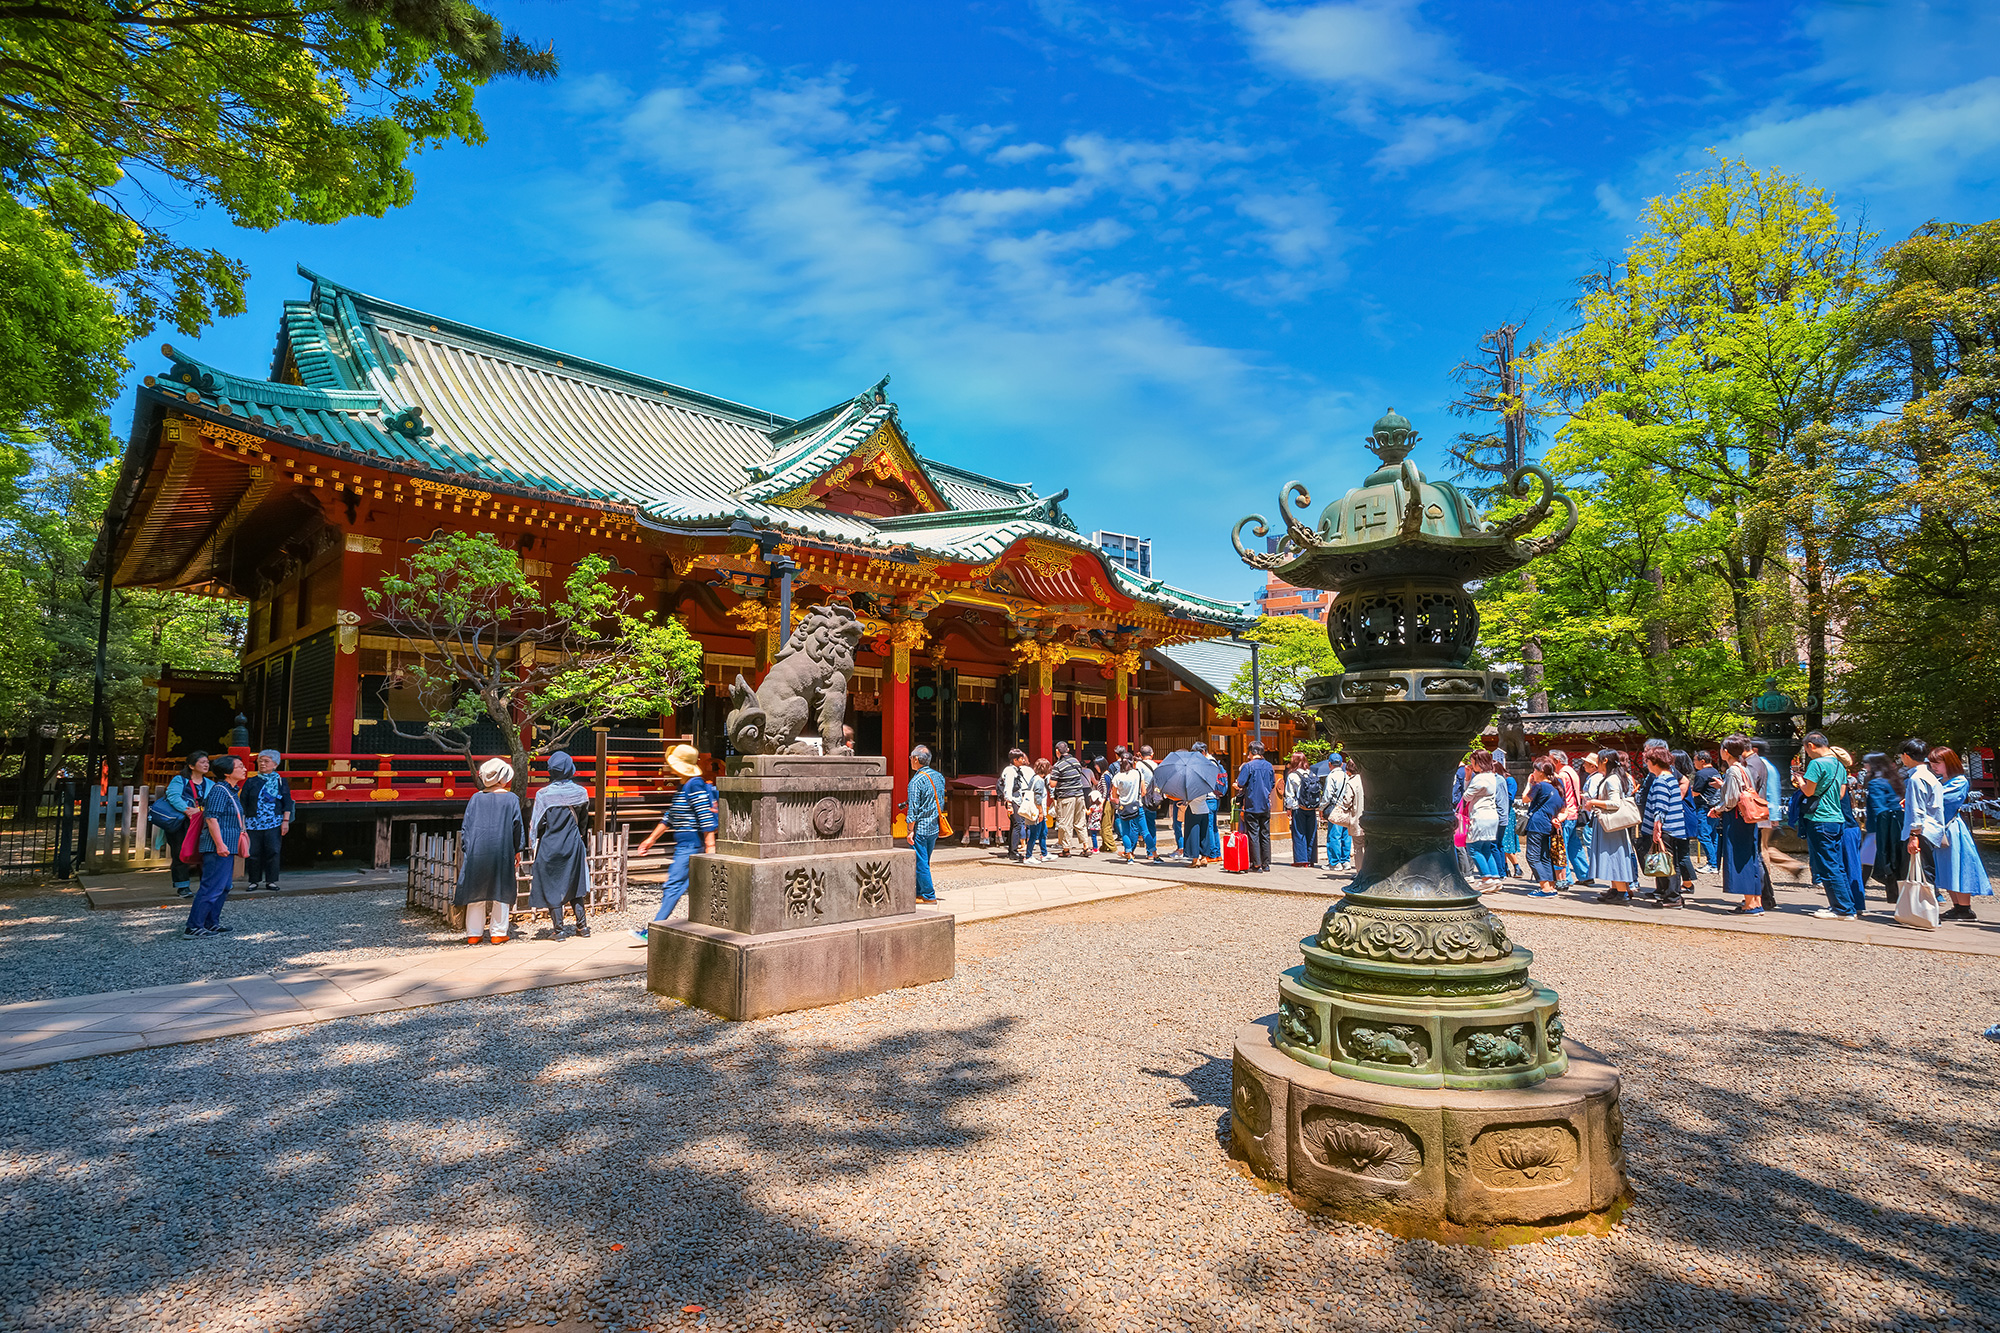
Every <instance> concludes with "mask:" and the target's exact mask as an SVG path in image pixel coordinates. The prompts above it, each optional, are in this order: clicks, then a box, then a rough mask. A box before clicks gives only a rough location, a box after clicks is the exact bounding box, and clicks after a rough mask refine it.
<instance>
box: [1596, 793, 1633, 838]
mask: <svg viewBox="0 0 2000 1333" xmlns="http://www.w3.org/2000/svg"><path fill="white" fill-rule="evenodd" d="M1604 789H1605V790H1606V791H1607V792H1608V791H1610V790H1611V784H1610V783H1608V782H1607V783H1606V784H1605V787H1604ZM1598 799H1599V800H1604V799H1606V798H1604V797H1599V798H1598ZM1609 799H1610V801H1611V803H1612V804H1611V808H1610V809H1609V810H1600V811H1598V813H1597V827H1599V828H1601V829H1603V830H1604V831H1605V832H1606V833H1616V832H1618V831H1619V830H1621V829H1628V828H1633V827H1635V826H1637V824H1638V823H1639V807H1638V806H1636V805H1634V804H1633V803H1632V798H1631V797H1630V796H1628V795H1626V794H1625V787H1624V784H1623V783H1622V782H1621V783H1620V784H1619V787H1618V794H1617V795H1616V796H1612V797H1610V798H1609Z"/></svg>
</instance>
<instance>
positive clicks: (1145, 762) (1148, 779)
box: [1133, 745, 1160, 864]
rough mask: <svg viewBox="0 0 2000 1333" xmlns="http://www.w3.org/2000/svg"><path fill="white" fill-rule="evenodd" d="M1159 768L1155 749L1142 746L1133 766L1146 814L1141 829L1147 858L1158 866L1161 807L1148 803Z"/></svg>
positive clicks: (1142, 817) (1155, 803) (1143, 816)
mask: <svg viewBox="0 0 2000 1333" xmlns="http://www.w3.org/2000/svg"><path fill="white" fill-rule="evenodd" d="M1159 767H1160V766H1159V765H1158V764H1156V763H1154V762H1153V747H1152V746H1150V745H1142V746H1140V747H1139V759H1138V762H1137V763H1135V764H1134V765H1133V768H1134V769H1135V770H1136V771H1137V772H1138V774H1139V800H1140V804H1141V805H1142V806H1144V813H1143V814H1142V815H1141V816H1140V821H1141V823H1140V828H1141V831H1142V832H1144V833H1145V835H1146V857H1147V859H1148V860H1151V861H1153V862H1154V863H1156V864H1157V863H1158V862H1159V860H1160V829H1159V823H1160V807H1159V804H1158V803H1157V802H1154V803H1153V804H1150V805H1148V804H1146V802H1147V801H1149V800H1151V798H1152V794H1153V774H1154V772H1155V771H1156V770H1158V768H1159Z"/></svg>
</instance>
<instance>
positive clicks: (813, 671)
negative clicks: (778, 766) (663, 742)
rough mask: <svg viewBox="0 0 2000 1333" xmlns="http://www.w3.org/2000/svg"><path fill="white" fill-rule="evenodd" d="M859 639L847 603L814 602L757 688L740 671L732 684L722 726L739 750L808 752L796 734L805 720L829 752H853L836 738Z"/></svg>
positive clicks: (777, 752) (740, 751) (844, 709)
mask: <svg viewBox="0 0 2000 1333" xmlns="http://www.w3.org/2000/svg"><path fill="white" fill-rule="evenodd" d="M860 643H861V622H860V621H858V620H856V619H855V618H854V612H853V611H852V610H850V609H848V608H847V607H845V606H816V607H814V608H813V609H812V610H811V611H808V612H807V613H806V618H805V620H804V621H803V622H801V623H800V624H799V625H798V627H797V628H795V629H794V630H793V631H792V637H791V639H790V640H788V641H787V642H786V644H785V647H784V651H782V652H780V653H779V654H778V660H777V662H776V664H774V665H773V666H772V667H771V673H770V674H769V675H767V676H765V677H764V683H763V684H762V685H760V686H758V687H757V688H756V689H754V690H753V689H751V688H750V682H749V681H747V680H745V679H743V677H742V676H741V675H740V674H739V675H738V676H737V677H736V683H735V684H734V685H732V686H731V687H730V690H729V701H730V703H731V704H732V705H734V706H733V707H732V708H731V709H730V713H729V719H728V721H727V722H726V723H725V724H724V729H725V730H726V731H727V732H728V735H729V744H730V746H731V747H732V748H734V749H735V751H736V753H738V754H811V753H813V749H812V747H811V746H808V745H805V744H802V743H801V742H800V740H799V737H800V735H801V734H802V733H803V732H804V731H805V728H806V723H807V721H808V720H813V721H817V722H818V724H819V734H820V738H821V742H822V745H823V747H824V751H825V753H827V754H852V753H853V750H852V749H851V748H850V747H848V746H845V745H842V744H841V743H840V728H841V723H842V722H843V720H845V718H846V717H847V678H848V676H850V675H851V674H852V673H853V671H854V650H855V648H857V647H858V646H860Z"/></svg>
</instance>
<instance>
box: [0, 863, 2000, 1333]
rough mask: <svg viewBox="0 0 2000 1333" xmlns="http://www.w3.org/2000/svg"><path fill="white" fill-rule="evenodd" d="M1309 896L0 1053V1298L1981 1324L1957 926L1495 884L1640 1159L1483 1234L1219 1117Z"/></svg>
mask: <svg viewBox="0 0 2000 1333" xmlns="http://www.w3.org/2000/svg"><path fill="white" fill-rule="evenodd" d="M1318 912H1319V907H1318V905H1317V904H1314V903H1312V902H1310V901H1306V900H1298V899H1292V898H1281V897H1276V896H1262V895H1249V894H1236V893H1229V894H1223V893H1213V892H1203V891H1199V890H1172V891H1163V892H1160V893H1156V894H1150V895H1147V896H1144V897H1140V898H1131V899H1123V900H1116V901H1113V902H1107V903H1101V904H1093V905H1089V906H1083V907H1077V908H1070V909H1065V910H1063V911H1058V912H1048V913H1040V914H1036V915H1033V916H1027V917H1013V918H1007V919H1003V920H999V921H992V922H986V923H981V924H976V925H972V926H968V927H966V928H964V929H963V930H962V931H961V932H960V936H959V946H960V947H959V970H958V975H957V977H956V978H955V979H954V980H952V981H950V982H946V983H942V984H939V985H936V986H931V987H925V988H922V989H919V990H909V991H901V992H895V993H892V994H888V995H882V996H877V997H875V998H873V999H870V1000H865V1001H860V1002H857V1003H854V1004H849V1005H844V1006H840V1007H838V1008H834V1009H828V1010H820V1011H817V1012H812V1013H806V1014H796V1015H787V1016H782V1017H779V1018H774V1019H766V1020H762V1021H758V1022H752V1023H742V1024H728V1023H723V1022H719V1021H716V1020H713V1019H710V1018H709V1017H707V1016H706V1015H703V1014H701V1013H700V1012H698V1011H691V1010H688V1009H685V1008H681V1007H679V1006H675V1005H671V1004H670V1005H667V1006H665V1007H662V1006H660V1005H659V1004H657V1003H655V1002H654V1001H653V1000H652V999H651V998H650V997H648V996H646V995H645V994H644V993H643V991H642V990H641V989H640V987H639V983H638V981H637V980H636V979H632V980H625V979H620V980H616V981H607V982H599V983H594V984H589V985H580V986H568V987H559V988H554V989H548V990H538V991H531V992H526V993H523V994H518V995H509V996H504V997H498V998H494V999H490V1000H477V1001H468V1002H464V1003H460V1004H453V1005H446V1006H438V1007H433V1008H428V1009H421V1010H410V1011H398V1012H393V1013H386V1014H381V1015H374V1016H370V1017H366V1018H356V1019H348V1020H341V1021H337V1022H332V1023H323V1024H316V1025H313V1026H310V1027H301V1028H290V1029H283V1030H279V1031H273V1032H268V1033H262V1034H257V1035H254V1036H248V1037H241V1038H232V1039H227V1040H223V1041H216V1042H210V1043H206V1044H203V1045H196V1046H182V1047H171V1048H166V1049H162V1050H157V1051H147V1052H139V1053H134V1054H131V1055H120V1056H110V1057H104V1058H100V1059H93V1060H84V1061H77V1062H73V1063H68V1064H63V1065H57V1066H52V1067H49V1068H44V1069H37V1070H30V1071H24V1072H21V1073H16V1074H10V1075H4V1076H0V1215H4V1216H5V1217H6V1219H7V1221H6V1225H5V1227H4V1228H0V1327H5V1328H7V1329H10V1330H11V1329H36V1328H48V1329H64V1330H69V1329H76V1330H85V1329H88V1330H104V1329H131V1330H140V1329H144V1330H153V1329H159V1330H187V1329H195V1328H246V1329H248V1328H270V1329H282V1330H295V1329H296V1330H303V1329H342V1330H345V1329H361V1328H368V1329H396V1330H401V1329H468V1330H488V1329H490V1330H503V1329H513V1328H519V1327H521V1326H523V1325H526V1324H529V1323H534V1324H537V1325H548V1324H554V1323H556V1322H558V1321H562V1322H563V1323H564V1324H565V1326H567V1327H576V1326H578V1325H577V1324H576V1323H574V1322H573V1321H577V1320H580V1319H586V1318H587V1319H589V1320H590V1321H592V1323H593V1324H594V1325H595V1326H596V1327H598V1328H600V1329H636V1328H681V1327H695V1326H706V1327H711V1328H730V1329H755V1330H776V1329H785V1330H793V1329H822V1328H824V1329H833V1328H841V1329H857V1330H858V1329H881V1330H887V1329H902V1328H922V1329H982V1330H984V1329H1007V1330H1014V1329H1035V1330H1064V1331H1065V1333H1067V1331H1069V1330H1075V1331H1077V1333H1082V1331H1084V1330H1093V1331H1094V1330H1101V1329H1141V1328H1145V1329H1152V1328H1159V1329H1202V1330H1235V1329H1246V1328H1256V1329H1284V1328H1296V1329H1301V1330H1303V1329H1312V1330H1322V1329H1358V1328H1369V1329H1377V1328H1379V1329H1385V1330H1387V1329H1394V1330H1406V1329H1415V1328H1421V1329H1429V1330H1443V1329H1508V1330H1515V1329H1519V1330H1550V1331H1551V1333H1553V1331H1555V1330H1574V1329H1634V1328H1659V1329H1706V1328H1741V1329H1745V1330H1750V1329H1755V1330H1765V1329H1801V1330H1811V1329H1825V1328H1831V1329H1917V1328H1932V1327H1951V1328H1958V1329H1973V1328H1982V1329H1992V1328H2000V1287H1997V1286H1996V1283H1995V1278H1996V1276H2000V1263H1996V1258H1995V1254H1994V1249H1993V1236H1994V1234H1995V1232H1996V1229H2000V1162H1996V1151H1995V1149H1996V1142H1995V1131H1994V1127H1993V1118H1994V1110H1993V1108H1994V1098H1993V1085H1994V1074H1995V1071H1996V1066H2000V1045H1995V1044H1993V1043H1990V1042H1986V1041H1982V1040H1981V1039H1980V1038H1979V1037H1978V1036H1977V1035H1976V1031H1977V1028H1978V1027H1980V1026H1983V1025H1984V1024H1985V1023H1987V1022H1990V1021H1992V1020H1993V1019H1994V1018H1996V1017H2000V962H1996V960H1993V959H1988V958H1978V957H1964V956H1958V955H1947V954H1935V953H1913V952H1909V951H1905V950H1900V949H1897V950H1891V949H1869V948H1865V947H1859V946H1847V945H1834V944H1825V943H1819V942H1814V941H1803V940H1790V939H1767V938H1759V937H1744V936H1734V935H1726V934H1721V933H1711V932H1694V931H1682V930H1671V931H1670V930H1666V929H1660V928H1646V927H1634V926H1632V925H1629V924H1616V925H1608V924H1603V923H1598V922H1592V921H1575V920H1567V919H1561V918H1550V917H1516V918H1514V919H1513V920H1511V921H1510V923H1509V925H1510V929H1512V930H1513V931H1514V933H1516V935H1517V936H1518V937H1520V938H1521V939H1522V940H1523V942H1525V943H1526V944H1528V945H1529V947H1531V948H1535V949H1537V950H1540V951H1541V962H1540V965H1539V966H1538V967H1537V969H1536V971H1537V975H1538V976H1540V977H1541V978H1542V979H1543V980H1545V981H1548V982H1550V983H1553V984H1555V985H1556V986H1558V987H1559V988H1560V989H1562V990H1563V992H1564V995H1565V999H1566V1004H1565V1015H1566V1016H1567V1017H1569V1018H1570V1020H1571V1031H1572V1033H1573V1034H1574V1035H1575V1036H1577V1037H1578V1038H1579V1039H1581V1040H1583V1041H1586V1042H1588V1043H1590V1044H1592V1045H1595V1046H1597V1047H1598V1048H1599V1049H1600V1050H1603V1051H1604V1052H1606V1053H1607V1054H1608V1055H1610V1056H1611V1057H1612V1058H1614V1059H1615V1060H1617V1061H1618V1062H1619V1063H1620V1064H1621V1065H1622V1066H1623V1069H1624V1073H1625V1078H1626V1102H1625V1107H1626V1117H1627V1126H1628V1128H1627V1139H1626V1143H1627V1151H1628V1155H1629V1159H1630V1164H1631V1169H1632V1173H1633V1177H1634V1184H1635V1185H1636V1187H1637V1189H1638V1195H1639V1197H1638V1203H1637V1204H1636V1206H1635V1207H1634V1208H1633V1210H1632V1211H1631V1212H1630V1213H1629V1214H1628V1216H1627V1220H1626V1221H1625V1223H1623V1224H1622V1225H1621V1226H1619V1227H1618V1228H1617V1229H1616V1230H1615V1231H1614V1232H1613V1233H1612V1234H1611V1235H1610V1236H1608V1237H1605V1238H1602V1239H1565V1240H1561V1241H1554V1242H1549V1243H1546V1244H1541V1245H1534V1246H1526V1247H1520V1248H1517V1249H1512V1250H1506V1251H1500V1252H1488V1251H1481V1250H1462V1249H1451V1248H1445V1247H1440V1246H1436V1245H1432V1244H1430V1243H1428V1242H1404V1241H1398V1240H1394V1239H1392V1238H1389V1237H1387V1236H1384V1235H1382V1234H1380V1233H1378V1232H1374V1231H1370V1230H1367V1229H1365V1228H1360V1227H1354V1226H1348V1225H1345V1224H1341V1223H1337V1222H1330V1221H1326V1220H1323V1219H1316V1218H1313V1217H1310V1216H1308V1215H1306V1214H1304V1213H1302V1212H1300V1211H1298V1210H1296V1209H1294V1208H1293V1207H1292V1206H1291V1205H1290V1204H1288V1203H1287V1202H1286V1201H1285V1200H1284V1199H1283V1198H1282V1197H1280V1196H1277V1195H1274V1194H1271V1193H1267V1192H1264V1191H1262V1190H1260V1189H1258V1188H1256V1187H1255V1186H1254V1185H1252V1184H1251V1183H1250V1182H1249V1181H1247V1180H1245V1179H1244V1178H1243V1177H1242V1176H1241V1175H1239V1174H1238V1173H1237V1171H1236V1170H1235V1169H1234V1168H1233V1166H1232V1164H1231V1163H1230V1162H1229V1161H1228V1160H1227V1158H1226V1157H1225V1155H1224V1153H1223V1150H1222V1140H1223V1138H1224V1136H1225V1134H1226V1129H1227V1114H1226V1112H1227V1105H1228V1099H1229V1055H1230V1045H1229V1043H1230V1038H1231V1034H1232V1032H1233V1031H1234V1029H1235V1027H1236V1026H1237V1024H1238V1023H1239V1022H1240V1021H1241V1020H1242V1019H1244V1018H1245V1017H1248V1016H1252V1015H1256V1014H1259V1013H1263V1012H1265V1011H1267V1010H1268V1009H1270V1008H1271V1007H1272V1006H1273V999H1274V975H1275V973H1276V972H1277V971H1278V970H1279V969H1280V968H1282V967H1284V966H1286V965H1288V964H1289V963H1290V962H1292V961H1293V960H1294V959H1295V958H1296V956H1297V955H1296V952H1295V950H1294V948H1293V941H1295V940H1296V939H1297V938H1298V937H1299V936H1300V935H1302V934H1305V933H1307V932H1308V931H1309V930H1310V929H1311V928H1312V926H1313V925H1314V923H1315V922H1316V920H1317V917H1318ZM690 1307H699V1309H690Z"/></svg>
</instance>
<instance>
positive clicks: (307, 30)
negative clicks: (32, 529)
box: [0, 0, 556, 432]
mask: <svg viewBox="0 0 2000 1333" xmlns="http://www.w3.org/2000/svg"><path fill="white" fill-rule="evenodd" d="M555 69H556V61H555V56H554V54H553V52H551V51H547V50H536V49H534V48H532V47H530V46H529V45H528V44H527V43H526V42H524V41H523V40H522V39H521V38H519V37H518V36H515V35H513V34H511V33H509V32H507V31H505V30H504V29H503V28H502V26H501V24H500V22H499V21H498V20H497V19H495V18H494V17H492V16H491V15H490V14H488V13H486V12H484V11H483V10H481V9H479V8H477V7H475V6H474V5H472V4H469V3H466V2H465V0H338V2H337V3H327V2H326V0H269V3H262V4H254V5H245V4H242V3H239V0H169V3H166V4H160V3H155V0H0V181H4V183H5V187H6V188H5V193H4V195H0V281H4V283H5V289H4V290H5V295H4V297H0V307H4V308H0V353H5V354H6V355H7V360H6V367H7V369H6V370H5V371H4V372H0V431H4V432H16V431H18V430H19V429H20V428H21V427H22V426H23V425H24V424H26V425H28V426H34V425H35V424H37V423H38V422H44V423H45V422H47V421H49V420H58V419H62V418H65V417H75V416H78V415H80V414H82V413H84V412H86V411H89V410H96V409H101V408H102V406H103V405H104V404H105V403H106V402H108V401H109V399H110V397H111V396H112V394H113V393H115V391H116V387H117V381H118V379H119V377H120V376H121V375H122V374H123V373H124V371H125V370H126V368H127V367H126V363H125V360H124V356H123V352H122V348H123V345H124V344H125V343H127V342H129V341H130V340H132V339H134V338H137V337H142V336H144V335H146V334H147V333H149V332H151V330H152V329H153V328H154V327H155V325H156V324H158V323H159V322H160V321H161V320H171V321H172V323H173V324H174V326H175V327H176V328H178V329H179V330H180V331H181V332H183V333H187V334H194V333H197V332H199V331H200V330H201V329H202V328H203V327H204V326H205V325H207V324H208V322H209V321H210V320H212V319H214V318H215V317H217V316H218V315H233V314H239V313H241V311H242V310H243V281H244V278H245V272H244V269H243V266H242V265H241V264H240V263H238V262H237V261H236V260H233V259H231V258H229V257H228V256H227V255H224V254H223V253H221V252H220V251H218V250H214V249H202V248H199V247H194V246H187V245H182V244H179V243H178V242H176V241H175V240H174V238H173V236H172V234H171V231H170V229H169V226H168V223H169V222H170V221H171V220H172V219H173V218H175V217H177V216H180V215H182V214H184V213H185V211H186V210H187V209H188V208H190V207H204V206H211V205H212V206H214V207H217V208H219V209H221V210H222V211H223V213H224V214H225V215H226V216H227V217H228V218H229V219H230V221H232V222H234V223H236V224H238V225H240V226H245V227H255V228H259V229H268V228H271V227H274V226H277V225H278V224H279V223H281V222H290V221H298V222H317V223H330V222H337V221H339V220H341V219H342V218H347V217H353V216H356V215H367V216H379V215H381V214H382V213H383V212H385V211H387V210H388V209H390V208H394V207H398V206H400V205H402V204H405V203H407V202H409V200H410V197H411V192H412V185H413V177H412V175H411V172H410V169H409V166H408V159H409V156H410V154H411V153H413V152H416V151H420V150H421V149H423V148H425V147H429V146H433V145H437V144H442V143H446V142H449V141H452V140H458V141H462V142H466V143H478V142H481V141H482V140H483V138H484V132H483V130H482V129H481V126H480V121H479V117H478V115H477V114H476V113H475V111H474V110H473V97H474V94H475V92H476V91H477V89H478V88H479V87H480V86H481V85H482V84H484V83H485V82H487V81H488V80H490V79H493V78H497V77H506V76H519V77H529V78H545V77H549V76H551V75H553V74H554V72H555ZM23 351H26V352H29V353H31V354H30V355H27V356H23V355H21V354H20V353H22V352H23Z"/></svg>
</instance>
